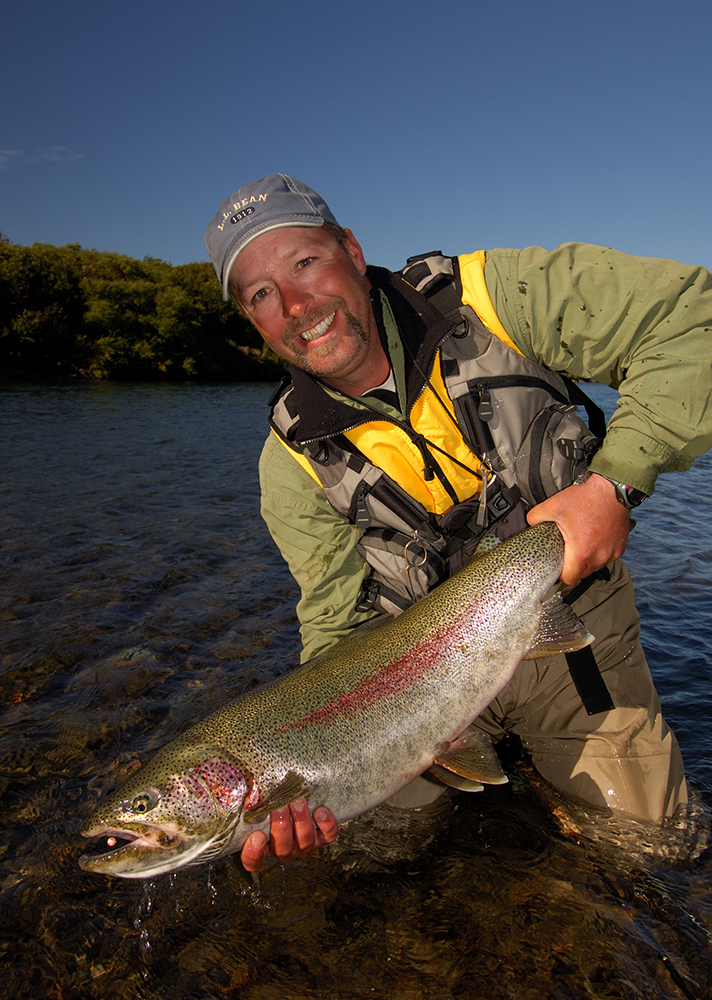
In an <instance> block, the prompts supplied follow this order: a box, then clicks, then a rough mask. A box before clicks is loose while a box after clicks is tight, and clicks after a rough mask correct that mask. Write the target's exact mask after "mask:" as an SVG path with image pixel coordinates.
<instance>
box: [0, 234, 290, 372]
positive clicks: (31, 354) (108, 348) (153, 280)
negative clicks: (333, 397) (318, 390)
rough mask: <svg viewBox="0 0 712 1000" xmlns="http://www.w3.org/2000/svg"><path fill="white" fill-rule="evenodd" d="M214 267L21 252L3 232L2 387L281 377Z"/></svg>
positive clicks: (56, 250) (35, 249)
mask: <svg viewBox="0 0 712 1000" xmlns="http://www.w3.org/2000/svg"><path fill="white" fill-rule="evenodd" d="M285 369H286V366H285V365H284V363H283V362H282V361H281V360H280V359H279V358H278V357H277V355H276V354H274V353H273V352H272V351H270V349H269V348H268V347H266V345H265V344H264V343H263V341H262V338H261V337H260V336H259V334H258V333H257V332H256V331H255V330H254V329H253V328H252V327H251V326H250V324H249V323H248V322H247V321H246V320H245V319H243V318H242V317H241V316H240V314H239V313H238V311H237V310H236V309H235V306H234V305H233V304H232V303H231V302H223V298H222V293H221V291H220V285H219V284H218V282H217V281H216V280H215V272H214V271H213V267H212V265H211V264H208V263H202V262H196V263H194V264H181V265H176V266H174V265H172V264H169V263H167V262H166V261H163V260H157V259H156V258H152V257H144V258H143V260H136V259H134V258H132V257H125V256H122V255H121V254H117V253H108V252H104V251H98V250H85V249H83V248H82V247H80V246H79V244H76V243H72V244H68V245H67V246H62V247H56V246H52V245H51V244H47V243H34V244H33V245H32V246H19V245H18V244H15V243H11V242H10V240H8V239H7V237H5V236H3V235H2V234H0V380H3V381H10V380H12V381H28V380H32V381H43V380H48V379H50V380H56V379H66V378H72V379H114V380H131V381H135V380H139V381H187V380H191V381H234V382H259V381H274V380H278V379H280V378H281V377H282V375H284V374H285Z"/></svg>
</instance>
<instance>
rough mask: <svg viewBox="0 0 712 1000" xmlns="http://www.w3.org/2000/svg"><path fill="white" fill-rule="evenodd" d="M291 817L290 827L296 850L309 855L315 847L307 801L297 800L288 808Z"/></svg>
mask: <svg viewBox="0 0 712 1000" xmlns="http://www.w3.org/2000/svg"><path fill="white" fill-rule="evenodd" d="M289 811H290V813H291V815H292V827H293V831H294V842H295V846H296V848H297V850H299V851H306V852H307V853H309V852H310V851H313V850H314V847H315V846H316V830H315V829H314V823H313V822H312V818H311V813H310V812H309V806H308V805H307V800H306V799H304V798H302V799H297V801H296V802H292V803H291V804H290V806H289Z"/></svg>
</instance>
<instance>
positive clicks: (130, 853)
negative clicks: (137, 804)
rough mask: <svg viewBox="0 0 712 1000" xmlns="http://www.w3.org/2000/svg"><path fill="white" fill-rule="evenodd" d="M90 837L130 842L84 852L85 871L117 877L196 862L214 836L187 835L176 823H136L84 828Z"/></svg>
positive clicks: (156, 872)
mask: <svg viewBox="0 0 712 1000" xmlns="http://www.w3.org/2000/svg"><path fill="white" fill-rule="evenodd" d="M82 836H83V837H87V838H88V839H90V840H96V839H99V838H102V837H104V838H107V839H108V842H109V843H111V842H112V841H119V840H125V841H128V842H127V843H124V844H120V845H119V846H116V847H113V846H112V847H111V848H110V849H109V850H108V851H105V852H104V853H101V854H84V855H82V857H81V858H80V859H79V867H80V868H81V869H82V870H83V871H85V872H95V873H97V874H101V875H115V876H117V877H118V878H151V877H153V876H155V875H162V874H164V873H165V872H171V871H175V870H176V869H177V868H184V867H185V866H186V865H190V864H195V863H197V862H198V861H199V860H201V856H202V855H203V854H204V853H205V852H206V851H208V850H209V848H210V847H211V844H212V838H210V837H208V838H207V839H206V838H205V837H191V836H186V835H185V834H184V833H183V832H182V831H180V830H178V829H177V828H176V827H173V828H172V829H171V828H170V827H169V826H168V825H167V824H166V825H162V826H153V825H150V824H146V825H141V824H135V825H133V824H132V825H131V826H129V824H126V826H123V827H116V828H107V827H101V826H100V827H96V828H93V829H88V830H82Z"/></svg>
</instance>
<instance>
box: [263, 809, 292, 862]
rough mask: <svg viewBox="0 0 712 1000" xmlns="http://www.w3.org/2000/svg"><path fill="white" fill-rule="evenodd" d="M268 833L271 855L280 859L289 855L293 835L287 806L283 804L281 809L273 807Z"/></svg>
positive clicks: (290, 816) (284, 858) (283, 859)
mask: <svg viewBox="0 0 712 1000" xmlns="http://www.w3.org/2000/svg"><path fill="white" fill-rule="evenodd" d="M269 834H270V848H271V850H272V855H273V856H274V857H275V858H279V859H280V860H281V861H285V860H286V859H287V858H289V857H291V855H292V851H293V850H294V836H293V831H292V815H291V813H290V810H289V806H283V808H282V809H275V810H274V811H273V812H272V813H270V828H269Z"/></svg>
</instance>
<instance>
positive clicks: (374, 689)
mask: <svg viewBox="0 0 712 1000" xmlns="http://www.w3.org/2000/svg"><path fill="white" fill-rule="evenodd" d="M458 632H459V630H457V629H455V628H451V629H448V631H447V632H446V633H442V634H441V633H439V632H438V633H435V634H434V635H432V636H430V637H429V638H428V639H426V640H425V641H423V642H422V643H420V644H419V645H417V646H415V647H414V648H413V649H411V650H409V651H408V652H407V653H404V654H403V656H401V657H399V658H398V659H397V660H392V661H391V662H390V663H389V664H388V665H387V666H384V667H382V668H381V669H380V670H379V671H378V673H376V674H373V675H372V676H371V677H367V678H365V679H364V680H362V681H361V683H360V684H359V685H358V687H355V688H354V689H353V691H346V692H344V693H343V694H341V695H339V697H338V698H334V699H332V700H331V701H330V702H327V704H326V705H323V706H322V707H321V708H317V709H315V710H314V711H313V712H310V713H309V715H303V716H302V717H301V719H295V720H294V721H293V722H288V723H286V724H285V725H283V726H280V727H279V728H278V729H276V730H275V732H277V733H284V732H287V731H288V730H290V729H305V728H306V727H307V726H310V725H311V724H312V723H317V724H319V723H325V722H329V721H331V720H332V719H335V718H338V717H339V716H340V715H350V716H353V715H355V714H356V713H357V712H360V711H363V710H364V709H367V708H370V707H371V706H372V705H373V704H374V703H375V702H377V701H379V700H380V699H381V698H390V697H392V696H393V695H395V694H398V693H399V692H400V691H402V690H403V689H404V688H409V687H412V686H413V684H415V682H416V681H418V680H420V679H421V678H422V677H424V676H426V675H427V674H429V673H431V672H432V671H433V670H435V669H436V668H437V667H439V666H440V665H441V664H442V662H443V654H444V653H445V652H446V651H448V650H449V649H451V648H452V646H453V645H455V646H457V645H460V644H461V642H460V641H458Z"/></svg>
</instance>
